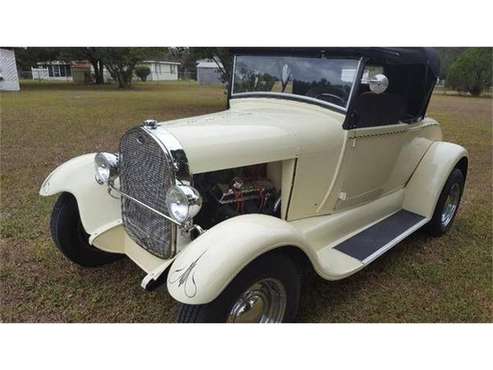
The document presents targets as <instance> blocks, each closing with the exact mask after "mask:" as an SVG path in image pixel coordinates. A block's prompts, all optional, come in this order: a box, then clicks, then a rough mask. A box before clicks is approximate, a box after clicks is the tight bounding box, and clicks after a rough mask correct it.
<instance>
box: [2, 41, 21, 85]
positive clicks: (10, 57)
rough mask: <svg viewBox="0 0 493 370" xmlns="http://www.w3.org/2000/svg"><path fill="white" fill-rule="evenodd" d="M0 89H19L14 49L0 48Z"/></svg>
mask: <svg viewBox="0 0 493 370" xmlns="http://www.w3.org/2000/svg"><path fill="white" fill-rule="evenodd" d="M0 74H1V78H0V91H19V90H20V86H19V76H18V75H17V65H16V64H15V54H14V51H13V50H7V49H0Z"/></svg>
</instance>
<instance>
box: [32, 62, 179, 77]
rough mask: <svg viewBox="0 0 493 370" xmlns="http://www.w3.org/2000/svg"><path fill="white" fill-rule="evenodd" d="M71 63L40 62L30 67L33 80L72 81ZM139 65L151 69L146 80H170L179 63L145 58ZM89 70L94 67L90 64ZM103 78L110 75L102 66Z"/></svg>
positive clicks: (176, 72)
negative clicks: (34, 66)
mask: <svg viewBox="0 0 493 370" xmlns="http://www.w3.org/2000/svg"><path fill="white" fill-rule="evenodd" d="M72 64H73V63H68V62H62V61H51V62H40V63H38V67H37V68H32V69H31V70H32V74H33V80H52V81H73V78H72ZM140 65H145V66H147V67H149V69H150V70H151V73H150V75H149V76H148V77H147V80H148V81H170V80H178V66H179V65H180V63H177V62H168V61H158V60H146V61H144V62H142V63H140ZM91 72H92V73H94V69H93V68H92V66H91ZM103 74H104V80H105V81H111V80H112V77H111V74H110V73H109V71H108V70H107V69H106V68H104V71H103Z"/></svg>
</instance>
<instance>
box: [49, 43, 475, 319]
mask: <svg viewBox="0 0 493 370" xmlns="http://www.w3.org/2000/svg"><path fill="white" fill-rule="evenodd" d="M233 50H234V51H233V53H234V55H235V57H234V70H233V73H232V80H231V81H230V84H229V94H228V95H229V96H228V109H227V110H226V111H224V112H220V113H214V114H208V115H205V116H199V117H192V118H185V119H179V120H176V121H171V122H165V123H157V122H156V121H154V120H147V121H144V123H143V124H142V125H140V126H138V127H135V128H132V129H130V130H129V131H128V132H127V133H126V134H125V135H124V136H123V138H122V139H121V143H120V149H119V153H115V154H113V153H97V154H94V153H93V154H86V155H82V156H80V157H77V158H74V159H72V160H70V161H68V162H66V163H64V164H62V165H61V166H60V167H58V168H57V169H55V170H54V171H53V172H52V173H51V174H50V175H49V176H48V177H47V179H46V180H45V181H44V183H43V184H42V186H41V190H40V193H41V195H43V196H49V195H54V194H60V196H59V198H58V200H57V202H56V204H55V206H54V210H53V215H52V220H51V232H52V236H53V239H54V241H55V244H56V246H57V247H58V248H59V249H60V250H61V251H62V252H63V254H65V256H67V257H68V258H69V259H70V260H72V261H73V262H75V263H78V264H80V265H82V266H98V265H102V264H105V263H108V262H111V261H114V260H115V259H117V258H119V257H121V256H122V255H127V256H128V257H129V258H130V259H132V260H133V261H134V262H135V263H136V264H137V265H139V266H140V267H141V268H142V269H143V270H144V271H145V272H146V273H147V275H146V276H145V278H144V279H143V281H142V287H143V288H145V289H154V288H155V287H156V286H158V285H159V284H160V283H164V282H166V283H167V288H168V292H169V294H170V295H171V296H172V297H173V298H174V299H176V300H177V301H178V302H180V303H181V305H180V309H179V314H178V321H180V322H286V321H293V320H294V319H295V315H296V312H297V309H298V301H299V296H300V288H301V277H302V275H303V272H304V271H305V269H306V268H307V267H312V268H313V269H314V270H315V271H316V272H317V273H318V274H319V275H320V276H321V277H323V278H325V279H327V280H336V279H342V278H345V277H347V276H349V275H351V274H354V273H355V272H357V271H359V270H361V269H362V268H364V267H365V266H367V265H368V264H369V263H370V262H372V261H374V260H375V259H376V258H378V257H379V256H381V255H382V254H383V253H385V252H386V251H388V250H389V249H390V248H392V247H393V246H395V245H396V244H398V243H399V242H400V241H401V240H403V239H404V238H405V237H407V236H408V235H410V234H411V233H413V232H414V231H416V230H418V229H420V228H421V227H425V228H426V229H427V230H428V231H429V232H430V233H431V234H432V235H435V236H439V235H441V234H443V233H445V232H446V231H447V230H448V229H449V228H450V226H451V224H452V222H453V220H454V217H455V215H456V212H457V209H458V206H459V202H460V199H461V196H462V192H463V189H464V183H465V178H466V175H467V167H468V159H467V158H468V157H467V152H466V150H465V149H464V148H462V147H461V146H458V145H455V144H451V143H447V142H443V141H442V133H441V129H440V126H439V124H438V123H437V122H436V121H435V120H433V119H431V118H429V117H426V116H425V113H426V109H427V106H428V102H429V100H430V97H431V94H432V90H433V88H434V85H435V81H436V79H437V76H438V70H439V60H438V58H437V56H436V54H435V52H434V51H433V50H432V49H426V48H316V49H315V48H309V49H306V48H279V49H278V48H275V49H248V48H247V49H233Z"/></svg>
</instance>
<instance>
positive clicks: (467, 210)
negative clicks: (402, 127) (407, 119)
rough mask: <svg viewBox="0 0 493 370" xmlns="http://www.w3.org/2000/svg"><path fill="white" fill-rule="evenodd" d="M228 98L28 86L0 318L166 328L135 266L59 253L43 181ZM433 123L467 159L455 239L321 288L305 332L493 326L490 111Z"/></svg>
mask: <svg viewBox="0 0 493 370" xmlns="http://www.w3.org/2000/svg"><path fill="white" fill-rule="evenodd" d="M224 106H225V96H224V93H223V91H222V90H221V89H218V88H209V87H199V86H197V85H196V84H193V83H183V82H175V83H165V84H149V83H146V84H137V85H136V86H135V87H134V88H133V89H132V90H116V89H114V88H113V87H108V86H103V87H94V86H90V87H87V86H74V85H72V84H66V83H64V84H60V83H58V84H53V83H41V84H39V83H32V82H31V83H29V84H24V85H23V86H22V91H21V92H19V93H2V94H0V109H1V111H0V114H1V115H0V118H1V138H0V139H1V150H0V152H1V153H0V154H1V178H0V185H1V188H0V190H1V194H0V201H1V210H0V226H1V228H0V232H1V242H0V263H1V265H0V299H1V307H0V318H1V320H2V321H4V322H169V321H173V320H174V317H175V310H176V304H175V303H174V301H173V300H172V299H171V298H170V297H168V296H167V295H166V294H164V292H163V291H157V292H154V293H147V292H145V291H143V290H142V289H141V288H140V286H139V282H140V279H141V278H142V277H143V276H144V273H143V272H142V271H141V270H140V269H139V268H138V267H136V266H135V265H134V264H133V263H132V262H131V261H128V260H122V261H119V262H117V263H115V264H112V265H109V266H106V267H102V268H96V269H84V268H80V267H77V266H75V265H73V264H71V263H70V262H68V261H67V260H66V259H64V258H63V256H62V255H61V254H60V253H59V252H58V251H57V250H56V249H55V247H54V246H53V243H52V241H51V239H50V236H49V231H48V223H49V216H50V212H51V207H52V205H53V202H54V199H53V198H41V197H39V196H38V190H39V187H40V185H41V183H42V181H43V180H44V178H45V176H46V175H47V174H48V173H49V172H50V171H51V170H52V169H53V168H54V167H56V166H57V165H59V164H60V163H62V162H63V161H66V160H68V159H70V158H72V157H74V156H77V155H79V154H81V153H86V152H94V151H98V150H107V151H111V150H116V148H117V145H118V140H119V138H120V136H121V135H122V134H123V133H124V132H125V131H126V130H127V129H128V128H130V127H132V126H135V125H136V124H138V123H139V122H141V121H142V120H143V119H146V118H155V119H158V120H169V119H174V118H179V117H186V116H193V115H198V114H204V113H208V112H213V111H219V110H222V109H224ZM430 115H431V116H433V117H435V118H436V119H438V120H439V121H440V122H442V124H443V130H444V134H445V139H446V140H448V141H452V142H456V143H458V144H461V145H464V146H465V147H466V148H467V149H468V150H469V152H470V155H471V158H470V172H469V177H468V182H467V189H466V193H465V197H464V202H463V205H462V208H461V210H460V213H459V215H458V218H457V220H456V223H455V225H454V227H453V229H452V231H451V232H450V233H449V234H448V235H446V236H445V237H443V238H440V239H432V238H429V237H428V236H426V235H425V234H424V233H417V234H415V235H414V236H413V237H411V238H410V239H408V240H406V241H405V242H403V243H401V244H400V245H399V247H396V248H394V250H393V251H392V252H390V253H389V254H387V255H386V256H384V257H382V258H381V259H380V260H378V261H376V262H375V263H373V264H372V265H371V266H370V267H369V268H367V269H366V270H364V271H362V272H361V273H358V274H356V275H355V276H353V277H351V278H349V279H346V280H344V281H340V282H326V281H323V280H321V279H319V278H317V277H316V276H312V277H311V278H310V279H309V282H308V283H307V285H306V287H305V290H304V295H303V299H302V306H301V307H302V308H301V312H300V317H299V320H300V321H303V322H458V321H464V322H489V321H491V319H492V316H491V315H492V302H493V299H492V298H493V294H492V293H493V292H492V284H491V283H492V258H491V245H492V238H491V232H492V225H491V223H492V214H491V212H492V183H491V179H492V163H491V162H492V158H491V153H492V141H491V139H492V132H491V126H492V121H491V120H492V105H491V100H490V99H474V98H464V97H447V96H434V97H433V100H432V103H431V109H430Z"/></svg>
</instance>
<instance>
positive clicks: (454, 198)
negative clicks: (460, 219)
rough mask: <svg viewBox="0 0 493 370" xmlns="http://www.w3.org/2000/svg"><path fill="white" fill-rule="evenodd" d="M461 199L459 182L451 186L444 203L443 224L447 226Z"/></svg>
mask: <svg viewBox="0 0 493 370" xmlns="http://www.w3.org/2000/svg"><path fill="white" fill-rule="evenodd" d="M459 199H460V185H459V184H458V183H455V184H453V185H452V186H451V187H450V191H449V193H448V196H447V199H446V200H445V203H444V205H443V209H442V216H441V221H442V226H443V227H447V226H448V224H449V223H450V221H452V219H453V218H454V215H455V211H456V210H457V207H458V206H459Z"/></svg>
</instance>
